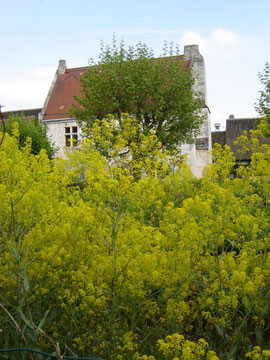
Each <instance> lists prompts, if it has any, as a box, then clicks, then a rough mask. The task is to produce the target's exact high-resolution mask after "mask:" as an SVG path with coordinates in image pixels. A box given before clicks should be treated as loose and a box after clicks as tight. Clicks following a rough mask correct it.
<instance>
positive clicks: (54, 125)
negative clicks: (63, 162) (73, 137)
mask: <svg viewBox="0 0 270 360" xmlns="http://www.w3.org/2000/svg"><path fill="white" fill-rule="evenodd" d="M44 123H45V124H46V126H47V135H48V137H49V138H50V139H51V140H52V142H53V143H54V144H55V146H56V147H57V148H59V150H58V151H57V153H56V156H59V157H65V150H66V138H65V135H66V133H65V128H66V127H72V126H77V128H78V140H81V139H82V132H81V129H80V128H79V126H78V125H77V123H76V121H75V120H74V119H60V120H46V121H44ZM70 148H71V147H68V149H70Z"/></svg>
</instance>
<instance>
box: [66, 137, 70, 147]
mask: <svg viewBox="0 0 270 360" xmlns="http://www.w3.org/2000/svg"><path fill="white" fill-rule="evenodd" d="M66 146H70V135H66Z"/></svg>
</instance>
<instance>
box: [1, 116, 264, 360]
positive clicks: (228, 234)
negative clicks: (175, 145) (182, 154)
mask: <svg viewBox="0 0 270 360" xmlns="http://www.w3.org/2000/svg"><path fill="white" fill-rule="evenodd" d="M125 122H126V126H125V127H124V128H126V129H127V130H126V131H127V133H126V136H125V137H124V135H123V134H122V136H120V137H118V138H117V139H114V140H112V139H111V135H110V134H111V129H112V128H111V127H107V124H106V120H104V121H101V122H97V123H95V126H94V134H95V135H94V136H93V137H92V138H91V139H86V140H84V141H82V143H81V146H82V149H81V151H80V150H79V149H74V152H73V153H69V155H67V156H68V158H67V159H66V160H63V159H58V160H57V161H54V162H53V163H52V162H51V161H50V160H49V159H48V157H47V155H46V153H45V151H44V150H42V151H41V152H40V153H39V154H38V155H33V154H31V144H30V143H29V142H28V143H27V144H26V146H25V147H24V148H22V149H19V147H18V141H17V139H16V137H10V136H9V135H7V136H6V137H5V139H4V142H3V144H2V146H1V147H0V204H1V207H0V286H1V292H0V324H1V325H0V328H1V330H2V331H1V332H0V347H1V348H12V347H18V346H23V347H32V348H38V349H40V350H43V351H46V352H50V353H52V352H54V351H57V353H58V354H60V353H61V354H63V353H64V352H65V354H66V355H71V356H74V353H75V354H76V355H78V356H84V357H99V358H100V357H101V358H104V359H116V360H124V359H133V360H176V359H179V360H180V359H181V360H192V359H194V360H197V359H199V360H218V359H222V360H236V359H237V360H244V359H247V358H249V359H259V360H264V359H269V358H270V352H269V328H270V298H269V293H270V252H269V249H270V236H269V230H270V227H269V217H270V208H269V205H270V176H269V175H270V146H269V145H267V144H263V145H261V144H260V143H258V141H257V140H256V139H257V137H258V136H259V137H261V136H262V135H264V132H265V131H269V125H268V123H267V121H265V120H264V121H263V122H262V123H261V125H260V127H259V129H258V130H257V132H254V133H253V134H252V136H251V137H250V138H248V139H247V138H245V137H242V138H241V139H240V143H242V144H243V145H244V147H245V148H248V147H252V149H253V155H252V158H251V163H250V165H249V166H248V167H240V168H238V169H237V170H236V178H235V179H234V180H231V179H230V172H231V169H233V167H234V157H233V154H232V153H231V152H230V149H229V148H228V147H226V148H225V149H222V148H220V147H216V148H215V149H214V158H215V162H214V163H213V164H211V165H209V167H208V168H206V169H205V172H204V175H203V177H202V179H200V180H198V179H196V178H194V176H193V175H192V173H191V171H190V169H189V168H188V167H187V165H186V164H185V163H184V162H183V161H182V160H181V159H179V158H177V157H174V156H171V155H170V154H167V153H164V152H161V151H160V150H159V149H158V147H155V146H154V147H153V148H152V145H153V144H155V137H153V136H152V135H149V138H148V136H146V135H144V136H145V137H143V138H142V141H141V147H138V148H134V156H133V155H132V156H131V157H128V156H127V157H126V158H125V156H124V157H122V156H120V153H122V150H123V146H125V141H127V139H129V138H130V136H131V135H132V136H133V135H134V136H135V135H136V131H135V129H136V126H137V125H136V123H134V120H133V119H130V118H129V117H126V118H125ZM134 131H135V132H134ZM132 136H131V137H132ZM108 138H109V139H110V141H109V143H106V141H107V139H108ZM106 144H107V147H106V146H104V145H106ZM98 145H100V146H101V145H102V148H103V149H105V150H106V154H105V155H106V157H104V156H102V155H101V154H100V152H99V151H97V150H96V149H97V147H98ZM148 146H149V148H151V149H153V150H152V151H153V152H151V153H150V154H148V155H149V156H148V155H146V154H147V151H148V150H147V151H146V154H145V153H143V150H144V149H148ZM138 152H139V154H140V156H138V157H137V153H138ZM132 154H133V153H132ZM141 154H142V155H141ZM152 155H153V156H152ZM137 167H138V168H140V171H141V172H140V177H136V176H134V169H136V168H137ZM82 181H83V186H81V183H82ZM57 343H59V346H57ZM59 358H60V355H59Z"/></svg>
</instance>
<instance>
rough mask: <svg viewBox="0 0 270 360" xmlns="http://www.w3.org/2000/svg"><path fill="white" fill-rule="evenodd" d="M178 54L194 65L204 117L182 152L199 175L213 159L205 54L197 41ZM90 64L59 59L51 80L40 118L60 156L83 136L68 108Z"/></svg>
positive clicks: (186, 62) (196, 84)
mask: <svg viewBox="0 0 270 360" xmlns="http://www.w3.org/2000/svg"><path fill="white" fill-rule="evenodd" d="M179 58H181V59H184V60H185V64H186V66H193V69H194V71H195V72H196V74H197V79H196V83H195V90H196V91H199V92H200V94H201V95H200V97H201V104H202V112H203V114H204V115H205V120H204V122H203V124H202V127H201V131H200V134H199V135H198V137H197V139H196V143H195V144H184V145H183V146H182V152H183V153H184V154H186V156H187V161H188V164H189V166H190V167H191V169H192V171H193V173H194V174H195V175H196V176H198V177H200V176H201V174H202V170H203V168H204V166H205V165H207V164H208V163H209V162H210V161H211V157H210V155H209V150H211V126H210V111H209V108H208V106H207V92H206V77H205V64H204V59H203V56H202V55H201V54H200V53H199V48H198V45H187V46H185V48H184V54H183V55H181V56H179ZM86 70H87V67H79V68H71V69H69V68H67V66H66V61H65V60H60V61H59V66H58V68H57V70H56V74H55V77H54V79H53V81H52V84H51V87H50V90H49V92H48V95H47V98H46V100H45V103H44V106H43V108H42V111H41V113H40V116H39V119H40V120H42V121H44V122H45V123H46V125H47V127H48V135H49V136H51V138H52V141H53V142H54V143H55V145H56V146H57V147H58V148H59V149H60V150H59V152H58V154H57V155H58V156H64V149H65V147H73V146H76V145H77V144H78V141H79V140H80V139H81V135H82V134H81V130H80V128H79V127H78V125H77V123H76V119H74V118H72V117H70V116H69V114H68V111H69V109H70V107H71V105H72V104H74V103H75V100H74V98H73V97H74V95H78V96H79V95H80V82H79V78H80V77H81V76H82V75H83V74H84V73H85V71H86Z"/></svg>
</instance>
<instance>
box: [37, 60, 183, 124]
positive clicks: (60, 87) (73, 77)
mask: <svg viewBox="0 0 270 360" xmlns="http://www.w3.org/2000/svg"><path fill="white" fill-rule="evenodd" d="M168 58H169V57H168ZM175 59H176V60H183V55H179V56H175ZM185 66H186V67H187V68H188V67H189V66H190V60H185ZM87 69H88V67H87V66H86V67H80V68H73V69H66V71H65V73H64V74H61V75H58V77H57V79H56V82H55V84H54V86H53V89H52V93H51V94H50V97H49V101H48V104H47V106H46V108H45V112H44V115H43V120H52V119H63V118H69V117H70V116H69V114H68V111H69V109H70V107H71V105H72V104H76V101H75V100H74V95H77V96H79V95H80V81H79V78H80V77H81V76H82V75H83V74H84V73H85V72H86V70H87Z"/></svg>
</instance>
